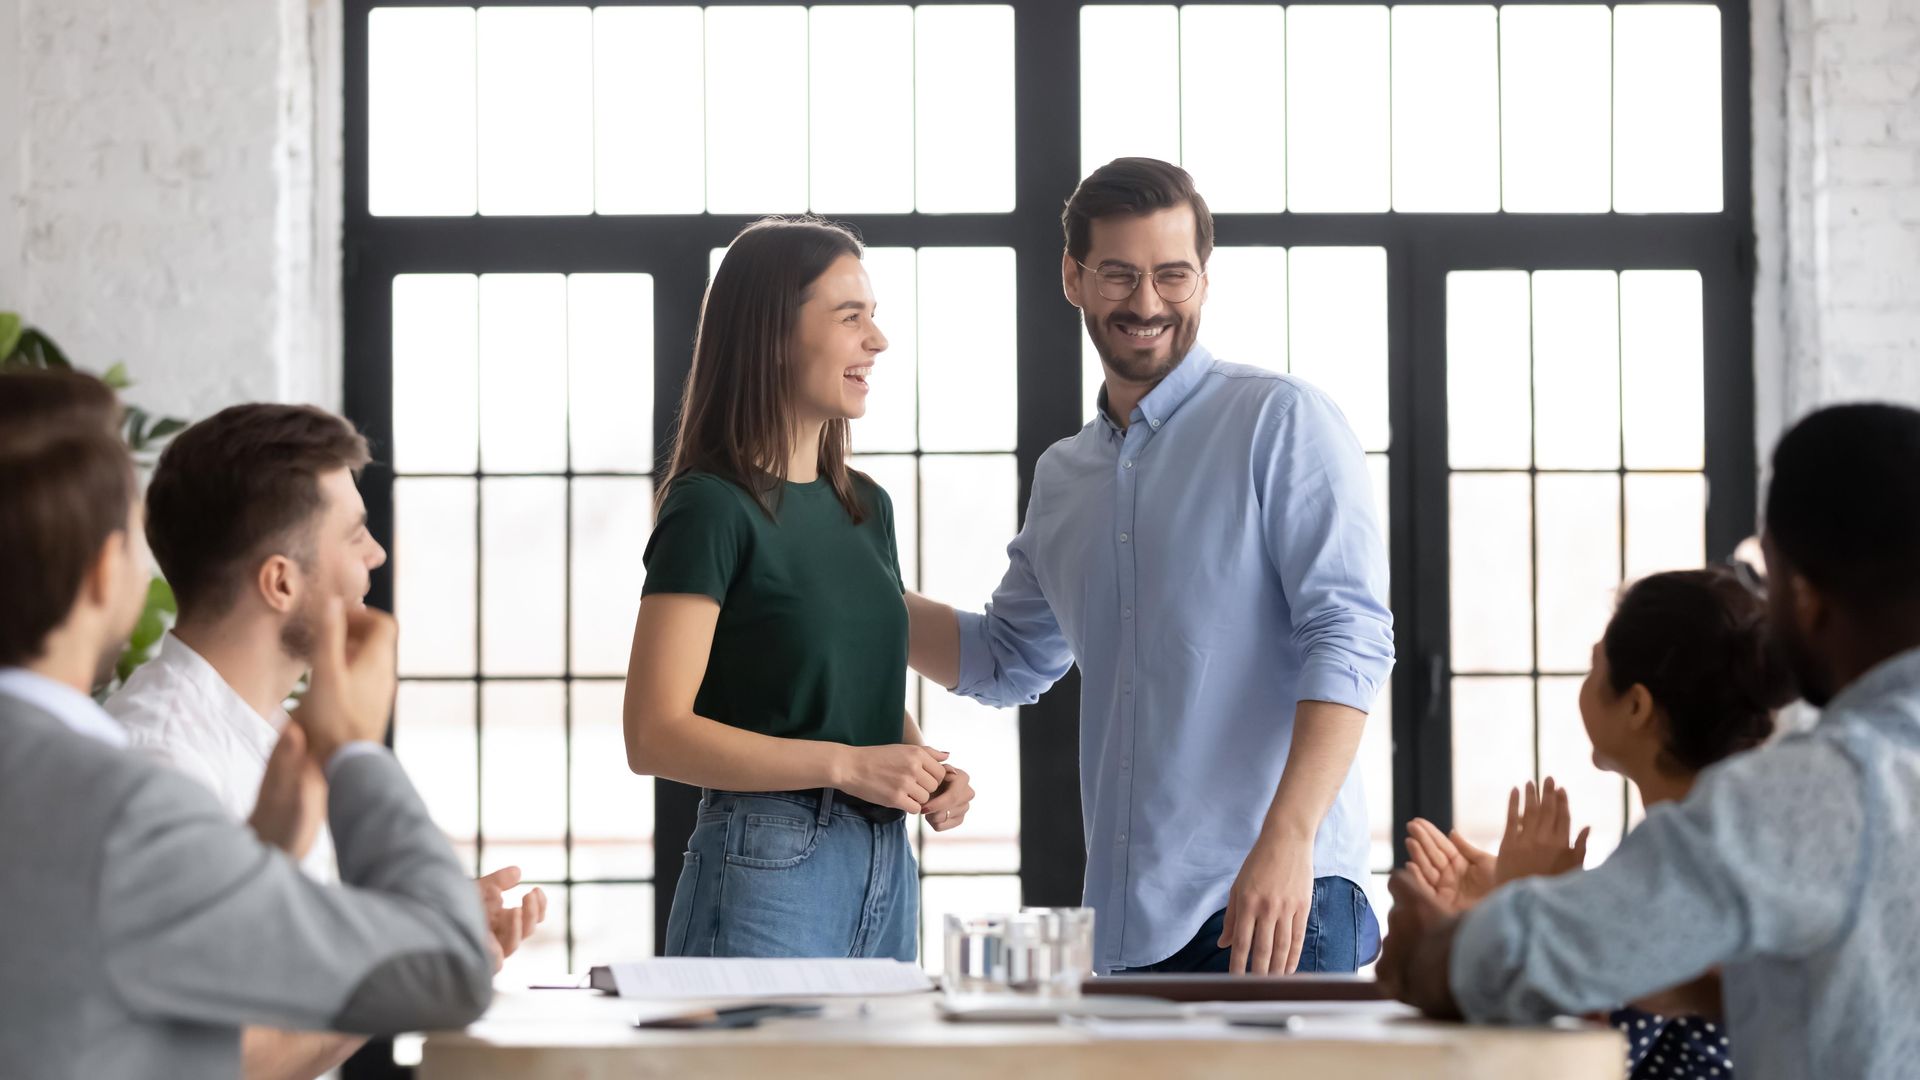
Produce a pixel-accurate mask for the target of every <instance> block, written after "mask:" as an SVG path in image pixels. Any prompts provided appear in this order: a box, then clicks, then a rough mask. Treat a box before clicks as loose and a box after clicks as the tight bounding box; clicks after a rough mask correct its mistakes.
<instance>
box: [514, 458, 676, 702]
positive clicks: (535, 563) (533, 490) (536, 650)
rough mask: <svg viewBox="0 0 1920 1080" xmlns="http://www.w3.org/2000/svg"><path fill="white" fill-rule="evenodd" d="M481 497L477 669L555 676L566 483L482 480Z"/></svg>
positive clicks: (561, 634) (561, 619)
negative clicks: (481, 554) (478, 651)
mask: <svg viewBox="0 0 1920 1080" xmlns="http://www.w3.org/2000/svg"><path fill="white" fill-rule="evenodd" d="M480 491H481V502H480V531H481V537H480V542H481V551H482V552H483V553H484V556H483V559H482V562H481V568H480V671H481V673H482V674H486V675H559V674H561V673H562V672H564V671H565V670H566V665H567V657H566V631H565V619H566V602H567V587H566V552H565V537H566V532H565V530H566V520H567V482H566V481H565V480H563V479H559V478H557V477H556V478H552V479H548V478H544V477H543V478H537V479H508V480H498V479H488V480H483V481H481V488H480ZM634 595H635V596H636V597H637V596H638V595H639V594H638V592H637V591H636V593H635V594H634ZM635 610H636V611H637V610H638V604H637V603H636V605H635Z"/></svg>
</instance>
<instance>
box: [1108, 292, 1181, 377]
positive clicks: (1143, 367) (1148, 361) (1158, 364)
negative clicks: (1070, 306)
mask: <svg viewBox="0 0 1920 1080" xmlns="http://www.w3.org/2000/svg"><path fill="white" fill-rule="evenodd" d="M1142 287H1143V288H1144V287H1145V286H1144V284H1143V286H1142ZM1080 317H1081V319H1082V320H1083V321H1084V322H1085V323H1086V324H1087V339H1088V340H1089V341H1092V342H1093V351H1094V352H1096V353H1099V354H1100V361H1101V363H1103V364H1105V365H1106V366H1107V368H1108V369H1109V370H1111V371H1112V372H1113V373H1115V374H1116V375H1119V376H1120V377H1121V378H1122V379H1125V380H1127V381H1128V382H1131V383H1140V384H1155V383H1158V382H1159V381H1160V380H1161V379H1164V378H1166V377H1167V375H1168V374H1169V373H1171V372H1172V371H1173V369H1174V368H1177V367H1179V366H1180V361H1182V360H1184V359H1186V357H1187V353H1189V352H1191V351H1193V342H1194V339H1195V338H1196V337H1198V336H1199V333H1200V324H1199V322H1198V321H1197V320H1194V319H1177V318H1166V317H1162V318H1158V319H1154V320H1151V321H1149V322H1141V321H1139V320H1136V319H1121V320H1118V322H1117V323H1116V320H1115V318H1114V316H1112V315H1109V316H1107V317H1106V318H1104V319H1096V318H1095V317H1094V316H1093V315H1091V314H1089V313H1086V312H1082V313H1081V316H1080ZM1119 325H1127V326H1149V327H1150V326H1165V327H1166V328H1167V329H1166V332H1165V333H1164V334H1162V335H1161V336H1162V337H1170V338H1172V339H1173V348H1172V349H1171V350H1169V351H1168V353H1167V355H1166V357H1165V358H1164V359H1154V358H1152V357H1142V356H1137V355H1131V356H1130V355H1121V356H1115V355H1114V351H1113V349H1112V347H1111V344H1110V343H1111V342H1112V341H1113V338H1114V336H1115V335H1119V334H1120V333H1121V331H1120V330H1119ZM1153 344H1154V345H1155V346H1157V345H1158V344H1159V341H1158V339H1156V340H1155V341H1154V342H1153ZM1129 351H1131V350H1129Z"/></svg>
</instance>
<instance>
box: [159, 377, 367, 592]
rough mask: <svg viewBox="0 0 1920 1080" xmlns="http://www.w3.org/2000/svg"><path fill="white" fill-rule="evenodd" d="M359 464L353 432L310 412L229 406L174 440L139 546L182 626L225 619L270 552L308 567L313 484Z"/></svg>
mask: <svg viewBox="0 0 1920 1080" xmlns="http://www.w3.org/2000/svg"><path fill="white" fill-rule="evenodd" d="M367 461H368V454H367V441H366V439H364V438H362V437H361V435H360V433H359V432H357V431H355V430H354V427H353V425H352V424H350V423H348V422H347V421H346V420H344V419H342V418H340V417H338V416H335V415H334V414H332V413H330V412H327V411H326V410H324V409H317V408H314V407H313V406H311V405H264V404H262V405H235V406H233V407H232V408H229V409H223V410H221V411H220V412H218V413H216V414H214V415H213V416H211V417H209V418H207V419H205V420H202V421H200V422H199V423H197V424H194V425H193V426H192V427H189V428H187V429H186V430H185V431H183V432H181V433H180V434H179V435H178V436H177V437H176V438H175V439H174V440H173V442H172V443H171V444H169V445H168V447H167V449H166V452H165V453H163V454H161V455H160V463H159V465H158V466H156V467H155V468H154V471H153V480H152V481H151V482H150V483H149V484H148V485H147V543H148V545H149V546H151V547H152V548H153V557H154V560H155V561H157V562H158V563H159V564H160V571H161V573H163V574H165V575H166V577H167V583H168V584H169V585H171V586H173V592H174V597H175V599H176V600H178V601H179V605H180V614H181V616H182V617H188V618H193V617H205V616H218V615H221V614H223V613H225V612H226V610H227V609H228V608H230V607H231V606H232V605H233V603H234V601H235V600H236V599H238V597H239V595H240V591H241V588H242V582H243V578H244V575H246V574H248V573H250V572H251V571H252V570H253V569H254V567H255V566H257V565H258V563H259V560H261V559H263V558H265V557H266V556H268V555H270V554H274V553H275V552H274V551H272V550H270V548H271V546H272V545H275V544H286V545H290V547H289V550H286V551H283V552H280V553H282V554H287V555H289V556H290V557H293V558H296V559H304V558H307V557H310V554H311V553H309V552H306V551H304V550H303V549H302V548H301V547H300V545H301V543H302V542H303V541H304V540H305V539H306V537H305V535H304V534H303V533H301V532H300V530H302V529H304V528H305V527H307V525H308V523H309V522H310V520H311V519H312V517H313V515H314V514H316V513H318V512H319V511H320V510H321V508H322V506H323V505H324V504H323V501H322V497H321V494H320V474H322V473H326V472H332V471H333V470H335V469H349V470H352V471H353V472H355V473H356V474H357V473H358V472H359V470H360V469H361V467H362V466H364V465H366V463H367Z"/></svg>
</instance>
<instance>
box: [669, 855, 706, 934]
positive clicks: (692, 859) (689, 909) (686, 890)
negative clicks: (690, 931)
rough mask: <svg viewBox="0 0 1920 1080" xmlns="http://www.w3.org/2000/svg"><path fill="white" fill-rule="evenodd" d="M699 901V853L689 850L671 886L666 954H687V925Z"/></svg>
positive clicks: (690, 921) (689, 923)
mask: <svg viewBox="0 0 1920 1080" xmlns="http://www.w3.org/2000/svg"><path fill="white" fill-rule="evenodd" d="M699 901H700V853H699V852H697V851H689V852H687V853H686V855H685V856H684V857H683V861H682V862H681V864H680V881H679V883H678V884H676V885H674V887H673V907H672V908H671V909H670V910H669V911H668V913H667V941H666V945H667V949H666V955H667V956H685V955H686V954H687V927H688V926H690V925H692V923H693V909H694V906H695V905H696V904H698V903H699Z"/></svg>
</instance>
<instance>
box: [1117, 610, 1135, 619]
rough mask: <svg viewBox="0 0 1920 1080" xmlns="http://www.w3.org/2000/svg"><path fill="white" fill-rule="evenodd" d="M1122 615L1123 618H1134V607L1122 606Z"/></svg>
mask: <svg viewBox="0 0 1920 1080" xmlns="http://www.w3.org/2000/svg"><path fill="white" fill-rule="evenodd" d="M1120 617H1121V618H1123V619H1131V618H1133V609H1132V608H1121V609H1120Z"/></svg>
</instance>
